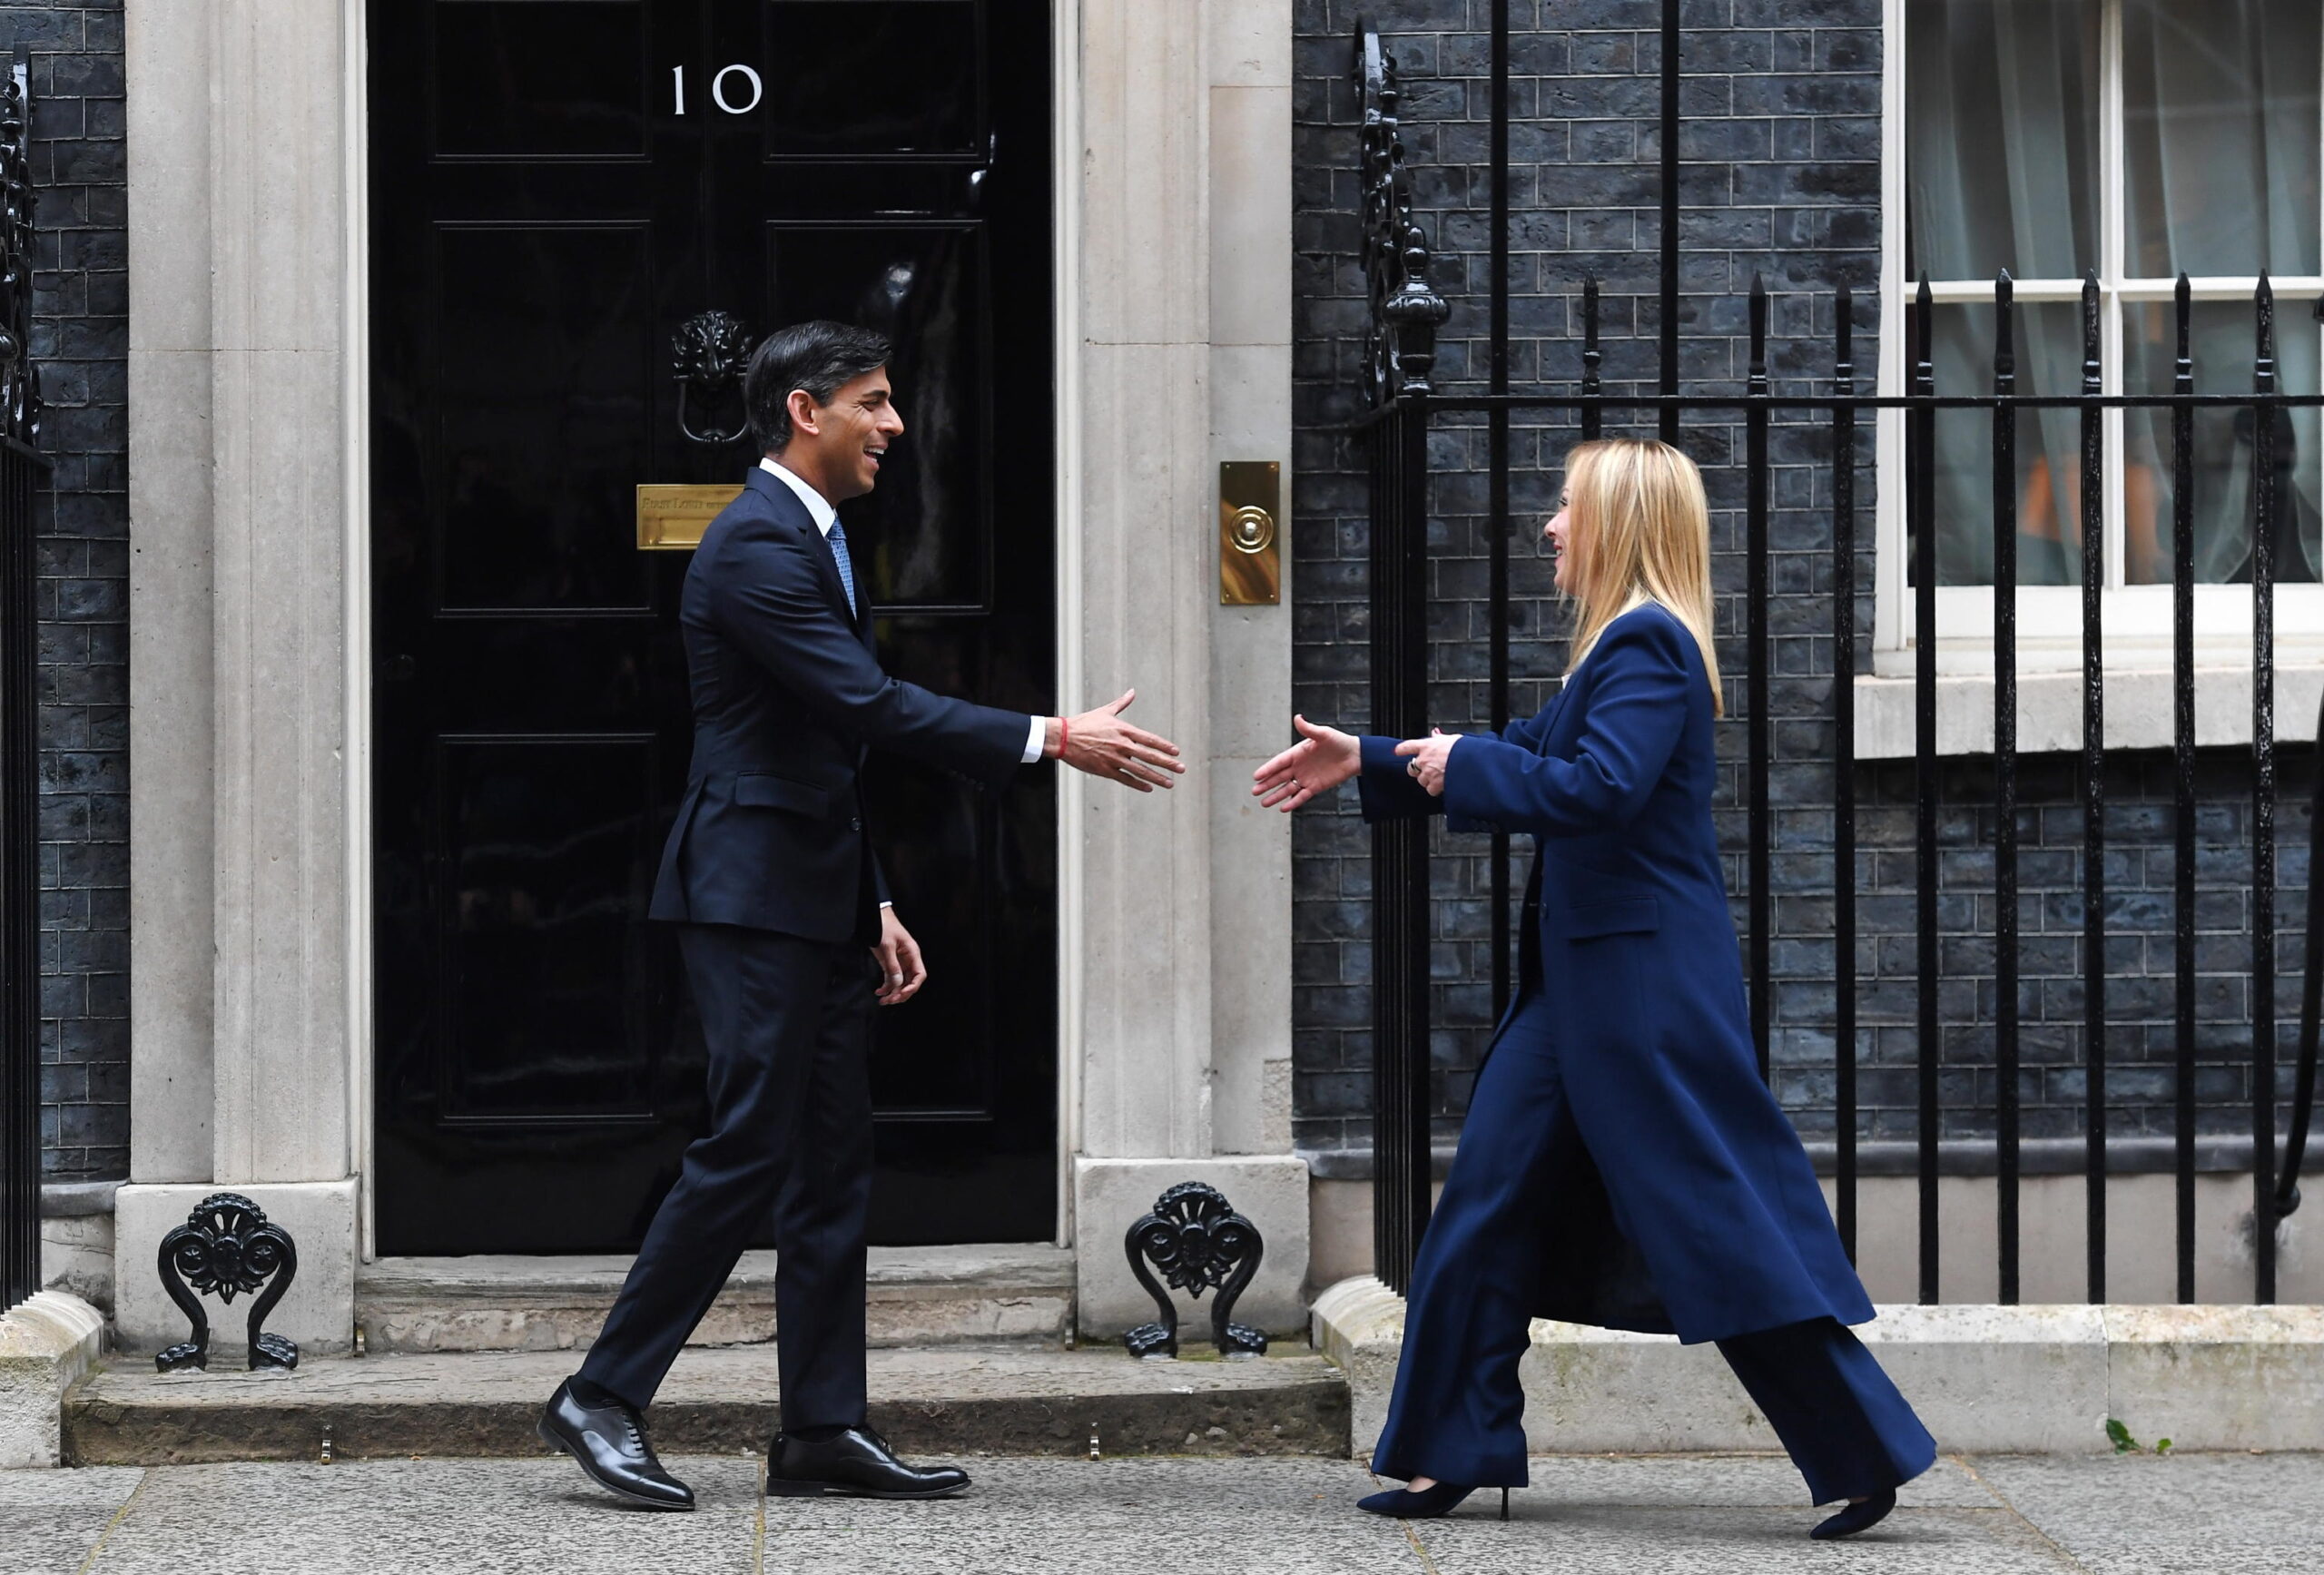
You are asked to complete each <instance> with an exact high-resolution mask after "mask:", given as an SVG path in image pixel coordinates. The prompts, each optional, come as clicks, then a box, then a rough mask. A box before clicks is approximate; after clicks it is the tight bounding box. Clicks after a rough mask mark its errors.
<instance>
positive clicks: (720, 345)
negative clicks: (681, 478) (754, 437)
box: [670, 311, 751, 444]
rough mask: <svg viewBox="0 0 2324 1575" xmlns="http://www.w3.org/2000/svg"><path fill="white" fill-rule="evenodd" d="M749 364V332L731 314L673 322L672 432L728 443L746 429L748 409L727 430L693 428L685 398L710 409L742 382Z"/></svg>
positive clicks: (703, 315) (709, 313)
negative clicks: (674, 390)
mask: <svg viewBox="0 0 2324 1575" xmlns="http://www.w3.org/2000/svg"><path fill="white" fill-rule="evenodd" d="M750 362H751V330H749V329H747V328H744V327H743V320H742V319H740V318H738V317H736V316H734V314H733V313H731V312H724V311H704V312H696V313H695V314H694V316H692V317H690V318H688V319H686V320H685V321H684V322H682V323H680V324H679V325H678V331H677V332H676V333H675V335H673V336H672V338H671V340H670V368H671V370H672V371H674V372H675V373H676V375H677V379H678V430H679V431H681V432H684V434H685V435H686V436H687V437H688V438H691V439H693V440H694V442H696V443H713V444H715V443H732V442H733V441H734V439H735V438H740V437H741V436H743V433H745V432H747V431H749V430H750V429H751V423H750V416H749V412H747V411H745V412H743V419H742V420H741V421H740V422H739V423H737V424H736V425H735V426H734V428H732V429H731V430H729V429H727V428H720V427H712V428H708V429H707V430H704V431H701V432H697V431H695V430H694V423H693V421H692V420H691V419H690V418H688V415H687V411H688V409H689V402H690V401H691V400H692V399H694V398H696V397H697V396H698V397H700V398H702V399H706V400H708V401H710V404H711V406H712V408H713V409H715V408H716V407H717V405H718V404H720V403H721V402H723V401H724V400H725V399H727V398H728V397H729V396H731V395H733V394H734V392H735V390H737V389H740V388H741V387H742V386H743V371H744V370H745V369H747V368H748V367H749V366H750Z"/></svg>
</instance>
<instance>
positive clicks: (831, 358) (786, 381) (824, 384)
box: [743, 322, 888, 454]
mask: <svg viewBox="0 0 2324 1575" xmlns="http://www.w3.org/2000/svg"><path fill="white" fill-rule="evenodd" d="M887 364H888V341H887V339H886V337H885V336H883V335H881V334H876V333H873V332H872V330H870V329H865V328H850V327H849V326H848V325H847V324H845V323H843V322H795V323H793V324H792V325H791V326H790V327H789V328H783V329H777V330H774V332H773V333H771V334H769V335H767V336H766V340H765V342H764V343H763V344H761V345H760V346H759V348H758V349H756V350H754V351H753V352H752V354H751V366H750V369H749V370H748V371H746V372H744V373H743V407H744V409H747V410H748V411H749V412H750V418H751V437H752V438H753V441H755V442H756V443H757V444H758V446H759V450H760V452H761V453H765V454H780V453H781V452H783V448H784V447H785V446H786V445H787V444H789V443H790V441H791V390H792V389H805V390H806V392H807V397H808V398H809V399H812V400H814V401H815V403H816V404H818V405H827V404H829V403H831V399H832V395H833V394H835V393H837V392H838V391H839V389H840V385H841V384H842V383H847V382H852V381H853V380H854V379H857V378H860V377H862V375H863V374H864V373H866V372H876V371H878V370H879V369H881V367H884V366H886V365H887Z"/></svg>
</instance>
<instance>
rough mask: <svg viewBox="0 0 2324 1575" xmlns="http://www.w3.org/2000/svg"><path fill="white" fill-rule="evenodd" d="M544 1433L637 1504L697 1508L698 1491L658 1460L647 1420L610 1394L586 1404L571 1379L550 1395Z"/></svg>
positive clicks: (599, 1480)
mask: <svg viewBox="0 0 2324 1575" xmlns="http://www.w3.org/2000/svg"><path fill="white" fill-rule="evenodd" d="M540 1434H541V1438H542V1440H543V1442H546V1443H547V1444H548V1446H549V1447H550V1448H552V1449H558V1450H563V1451H564V1452H566V1454H569V1455H571V1456H572V1457H573V1458H574V1459H575V1460H576V1461H578V1462H581V1469H582V1470H583V1471H585V1472H588V1473H589V1475H590V1477H591V1478H593V1479H594V1480H595V1481H596V1483H597V1485H598V1486H599V1487H601V1488H605V1489H606V1490H608V1491H611V1492H614V1493H615V1494H618V1495H619V1496H620V1497H622V1498H625V1499H626V1500H628V1501H630V1502H631V1503H633V1504H643V1505H644V1506H645V1508H647V1509H649V1510H691V1509H693V1508H694V1490H693V1489H692V1488H690V1487H688V1486H686V1485H685V1483H684V1482H682V1481H678V1479H677V1478H675V1477H674V1476H672V1475H671V1474H670V1473H669V1472H665V1471H664V1470H663V1469H662V1462H660V1461H658V1460H656V1459H655V1458H654V1446H653V1445H652V1444H650V1443H648V1442H645V1422H643V1421H642V1420H641V1419H640V1418H639V1416H638V1414H637V1413H636V1412H635V1410H633V1409H632V1408H630V1407H629V1406H627V1405H625V1404H623V1403H621V1402H620V1401H618V1400H613V1399H611V1398H610V1397H608V1399H607V1401H606V1403H604V1404H592V1405H585V1404H583V1403H581V1402H580V1400H578V1399H577V1398H576V1397H575V1395H574V1393H573V1381H572V1380H571V1379H567V1380H566V1381H565V1382H564V1383H560V1384H558V1385H557V1386H556V1393H555V1394H552V1395H550V1396H549V1397H548V1406H547V1409H546V1410H544V1411H543V1412H542V1413H541V1424H540Z"/></svg>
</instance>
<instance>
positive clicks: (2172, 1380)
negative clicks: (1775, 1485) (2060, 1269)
mask: <svg viewBox="0 0 2324 1575" xmlns="http://www.w3.org/2000/svg"><path fill="white" fill-rule="evenodd" d="M1403 1334H1404V1304H1403V1298H1402V1297H1401V1296H1398V1295H1396V1294H1394V1293H1393V1292H1392V1291H1390V1290H1388V1289H1387V1288H1386V1287H1385V1286H1384V1285H1382V1284H1381V1283H1380V1282H1379V1281H1378V1280H1376V1279H1374V1278H1373V1277H1372V1276H1370V1275H1362V1276H1359V1277H1357V1278H1354V1279H1350V1280H1344V1281H1342V1282H1340V1283H1339V1284H1338V1285H1333V1286H1332V1287H1330V1288H1329V1289H1328V1290H1326V1291H1324V1293H1323V1294H1322V1295H1320V1296H1319V1297H1317V1298H1316V1301H1315V1313H1314V1337H1315V1344H1316V1347H1317V1349H1319V1350H1321V1351H1322V1352H1323V1353H1324V1354H1325V1355H1326V1356H1328V1357H1330V1358H1331V1359H1332V1360H1333V1361H1334V1363H1338V1365H1339V1366H1340V1368H1341V1369H1342V1370H1343V1371H1344V1372H1345V1373H1346V1374H1347V1377H1348V1385H1349V1388H1350V1390H1351V1392H1352V1395H1351V1399H1352V1407H1353V1414H1352V1418H1351V1421H1352V1423H1353V1427H1352V1431H1351V1433H1350V1437H1351V1438H1352V1440H1353V1441H1354V1447H1355V1449H1356V1452H1357V1454H1358V1457H1359V1458H1361V1457H1363V1456H1364V1455H1365V1454H1368V1453H1369V1452H1370V1449H1371V1446H1372V1441H1373V1440H1374V1439H1375V1438H1376V1437H1378V1436H1379V1432H1380V1428H1381V1425H1382V1423H1383V1422H1384V1421H1385V1419H1386V1413H1387V1404H1388V1396H1389V1393H1390V1392H1391V1390H1392V1388H1393V1383H1394V1381H1395V1374H1396V1358H1397V1355H1398V1354H1399V1353H1400V1351H1401V1350H1402V1348H1403ZM1857 1334H1859V1336H1861V1337H1862V1339H1863V1340H1864V1342H1865V1344H1866V1345H1868V1346H1870V1347H1871V1348H1872V1350H1873V1352H1874V1354H1876V1355H1877V1356H1878V1357H1879V1358H1880V1361H1881V1363H1882V1365H1884V1366H1885V1367H1886V1369H1887V1370H1888V1372H1889V1373H1890V1375H1891V1376H1893V1377H1894V1378H1895V1379H1896V1384H1897V1387H1898V1388H1900V1389H1902V1390H1903V1391H1904V1393H1905V1397H1906V1398H1907V1399H1909V1400H1910V1401H1911V1402H1912V1403H1913V1405H1914V1407H1915V1409H1916V1410H1917V1411H1918V1412H1919V1413H1920V1414H1921V1417H1922V1420H1924V1421H1925V1422H1927V1423H1928V1426H1929V1431H1930V1432H1934V1433H1935V1435H1936V1439H1937V1443H1938V1445H1939V1447H1940V1448H1942V1449H1944V1450H1945V1451H1947V1452H1956V1451H1974V1452H1996V1453H1998V1452H2013V1453H2083V1452H2102V1451H2105V1450H2108V1449H2111V1448H2112V1447H2113V1446H2112V1443H2111V1442H2109V1440H2108V1438H2107V1434H2106V1422H2107V1421H2108V1419H2109V1418H2115V1419H2119V1420H2120V1421H2122V1423H2123V1424H2124V1425H2125V1426H2127V1427H2128V1428H2129V1429H2130V1431H2131V1432H2132V1434H2133V1435H2134V1436H2135V1437H2137V1438H2139V1439H2141V1440H2143V1441H2146V1442H2150V1443H2152V1442H2154V1441H2156V1440H2158V1439H2163V1438H2168V1439H2170V1440H2171V1442H2172V1445H2173V1447H2174V1448H2177V1449H2182V1450H2241V1449H2257V1450H2287V1449H2289V1450H2313V1449H2324V1307H2307V1306H2302V1307H2246V1306H1989V1305H1963V1306H1933V1307H1932V1306H1917V1305H1906V1306H1885V1307H1882V1308H1881V1309H1880V1316H1879V1317H1878V1318H1877V1319H1876V1320H1875V1321H1874V1322H1873V1323H1871V1324H1866V1325H1863V1326H1862V1327H1861V1328H1859V1329H1858V1330H1857ZM1519 1373H1520V1375H1521V1381H1522V1383H1523V1384H1524V1389H1525V1434H1526V1447H1527V1448H1528V1449H1530V1450H1532V1451H1534V1452H1540V1453H1551V1454H1577V1453H1600V1452H1620V1453H1658V1452H1688V1451H1706V1452H1712V1451H1730V1450H1773V1449H1777V1448H1779V1447H1780V1445H1779V1444H1778V1442H1777V1439H1776V1436H1775V1433H1774V1432H1773V1430H1772V1429H1770V1428H1769V1427H1768V1423H1767V1421H1766V1419H1765V1418H1763V1417H1762V1416H1760V1415H1759V1413H1758V1410H1757V1409H1756V1408H1755V1407H1754V1406H1753V1405H1752V1404H1751V1403H1750V1400H1749V1399H1748V1397H1747V1396H1746V1395H1745V1394H1744V1393H1743V1390H1742V1387H1741V1386H1740V1385H1739V1384H1738V1383H1736V1382H1735V1379H1734V1375H1733V1374H1732V1373H1729V1372H1728V1367H1727V1364H1726V1363H1724V1362H1723V1361H1721V1360H1720V1359H1719V1356H1718V1352H1717V1350H1716V1349H1714V1348H1713V1347H1711V1346H1709V1345H1695V1346H1686V1345H1681V1344H1679V1342H1678V1341H1677V1340H1676V1339H1674V1338H1671V1337H1669V1336H1667V1335H1654V1334H1624V1333H1621V1332H1619V1331H1615V1330H1607V1329H1594V1328H1589V1327H1586V1326H1583V1325H1581V1324H1558V1323H1551V1322H1549V1321H1547V1320H1543V1321H1540V1322H1537V1323H1535V1324H1533V1329H1532V1348H1531V1350H1530V1351H1529V1352H1527V1354H1526V1355H1525V1358H1524V1360H1523V1362H1522V1363H1521V1366H1520V1368H1519Z"/></svg>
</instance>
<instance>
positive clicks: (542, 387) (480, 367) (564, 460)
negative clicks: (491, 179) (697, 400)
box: [430, 224, 660, 613]
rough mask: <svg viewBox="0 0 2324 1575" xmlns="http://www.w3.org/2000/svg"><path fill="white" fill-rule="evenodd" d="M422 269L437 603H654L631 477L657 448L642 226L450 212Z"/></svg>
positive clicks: (649, 250)
mask: <svg viewBox="0 0 2324 1575" xmlns="http://www.w3.org/2000/svg"><path fill="white" fill-rule="evenodd" d="M430 283H431V285H432V286H433V293H434V295H435V296H436V299H437V300H439V301H440V302H441V305H440V307H439V308H438V321H439V323H440V325H441V326H440V337H439V339H438V352H437V357H436V362H437V369H436V376H435V379H434V387H435V388H436V389H437V390H438V397H437V406H438V411H439V419H440V423H441V425H440V427H439V431H440V433H441V440H440V443H439V444H438V448H437V466H436V475H435V491H436V495H437V496H438V497H441V498H442V499H443V505H442V507H440V508H439V509H438V510H437V511H436V513H435V517H436V519H437V520H438V524H439V527H440V530H441V532H442V534H441V536H439V537H438V540H437V541H436V543H435V544H434V546H435V561H436V564H437V566H438V576H439V582H440V586H441V589H440V591H439V593H438V603H439V605H440V606H441V607H442V608H443V609H445V610H447V611H450V610H455V609H458V610H462V611H471V610H473V611H482V610H486V609H500V608H517V607H601V608H610V607H620V608H624V609H627V610H632V611H636V612H641V613H643V612H648V611H650V610H651V608H652V603H653V582H654V575H653V567H654V566H653V565H652V564H651V563H650V562H649V561H647V560H646V559H645V558H644V557H643V556H642V555H640V554H639V552H638V551H637V548H636V546H635V542H634V540H633V528H632V524H631V522H632V519H633V517H634V509H633V507H632V497H633V496H634V495H633V494H632V493H631V491H630V488H632V487H635V485H636V480H635V478H636V477H639V476H642V475H644V474H645V471H646V469H647V468H648V467H649V466H650V465H651V464H652V462H653V445H652V441H651V438H650V436H649V422H650V418H651V415H652V412H653V405H654V401H653V397H652V387H653V383H654V381H655V371H656V370H657V367H656V365H655V363H656V361H657V360H658V359H659V358H657V357H656V356H655V353H654V352H655V340H657V339H658V338H659V337H660V336H659V335H657V334H656V333H655V322H654V267H653V235H652V232H651V231H650V229H649V228H648V227H647V226H645V225H642V224H597V225H592V226H587V227H566V228H555V227H549V226H540V225H536V226H524V227H517V226H502V225H493V226H478V225H468V226H458V227H452V226H447V227H445V228H443V229H441V230H439V231H438V237H437V265H436V270H435V273H434V276H433V278H432V280H431V281H430ZM548 457H554V462H553V463H546V464H545V463H543V462H542V461H543V460H544V459H545V458H548Z"/></svg>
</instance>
